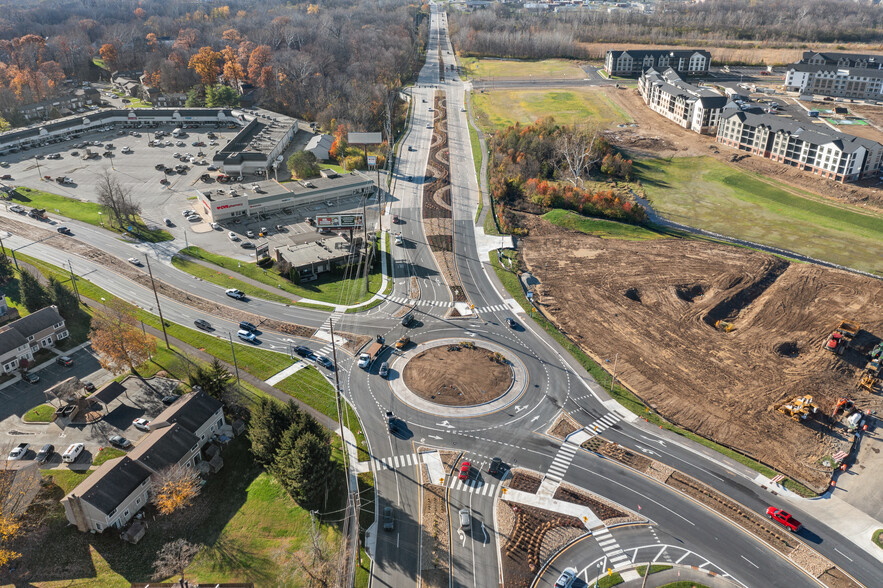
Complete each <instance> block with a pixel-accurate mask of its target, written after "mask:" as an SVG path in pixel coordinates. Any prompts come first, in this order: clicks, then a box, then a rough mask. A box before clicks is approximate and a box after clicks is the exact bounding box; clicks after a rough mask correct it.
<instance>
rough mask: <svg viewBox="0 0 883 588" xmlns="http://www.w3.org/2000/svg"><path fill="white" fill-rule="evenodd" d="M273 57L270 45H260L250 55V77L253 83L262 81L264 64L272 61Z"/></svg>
mask: <svg viewBox="0 0 883 588" xmlns="http://www.w3.org/2000/svg"><path fill="white" fill-rule="evenodd" d="M271 57H272V53H271V52H270V47H269V45H258V46H257V47H255V48H254V50H253V51H252V52H251V55H249V56H248V79H249V80H251V83H252V84H258V83H259V82H260V80H261V74H262V72H263V71H264V66H267V65H268V64H269V63H270V58H271Z"/></svg>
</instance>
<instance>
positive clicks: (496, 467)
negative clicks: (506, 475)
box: [487, 457, 503, 476]
mask: <svg viewBox="0 0 883 588" xmlns="http://www.w3.org/2000/svg"><path fill="white" fill-rule="evenodd" d="M502 471H503V460H502V459H500V458H499V457H494V458H492V459H491V463H490V465H489V466H488V467H487V473H489V474H490V475H492V476H494V475H496V474H499V473H500V472H502Z"/></svg>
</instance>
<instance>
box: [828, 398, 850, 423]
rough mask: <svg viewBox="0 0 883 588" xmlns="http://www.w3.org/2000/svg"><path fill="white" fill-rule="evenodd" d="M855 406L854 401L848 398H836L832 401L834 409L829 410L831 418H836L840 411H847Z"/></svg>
mask: <svg viewBox="0 0 883 588" xmlns="http://www.w3.org/2000/svg"><path fill="white" fill-rule="evenodd" d="M854 406H855V402H853V401H852V399H850V398H838V399H837V402H835V403H834V410H833V411H831V418H832V419H833V418H837V415H838V414H840V413H841V412H848V411H850V410H852V408H853V407H854Z"/></svg>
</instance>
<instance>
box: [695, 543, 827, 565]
mask: <svg viewBox="0 0 883 588" xmlns="http://www.w3.org/2000/svg"><path fill="white" fill-rule="evenodd" d="M835 549H836V547H835ZM739 557H741V558H742V559H744V560H745V561H747V562H748V563H750V564H751V565H753V566H754V567H755V568H757V569H758V570H759V569H760V566H759V565H757V564H756V563H754V562H753V561H751V560H750V559H748V558H747V557H745V556H744V555H740V556H739ZM706 563H708V562H706ZM702 565H705V564H702ZM699 567H702V566H699Z"/></svg>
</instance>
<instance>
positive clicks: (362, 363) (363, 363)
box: [359, 353, 371, 369]
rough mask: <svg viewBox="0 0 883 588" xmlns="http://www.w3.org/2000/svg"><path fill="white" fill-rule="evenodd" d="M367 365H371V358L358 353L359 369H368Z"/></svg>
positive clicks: (365, 354)
mask: <svg viewBox="0 0 883 588" xmlns="http://www.w3.org/2000/svg"><path fill="white" fill-rule="evenodd" d="M369 365H371V356H370V355H368V354H367V353H360V354H359V367H360V368H362V369H364V368H366V367H368V366H369Z"/></svg>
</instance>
